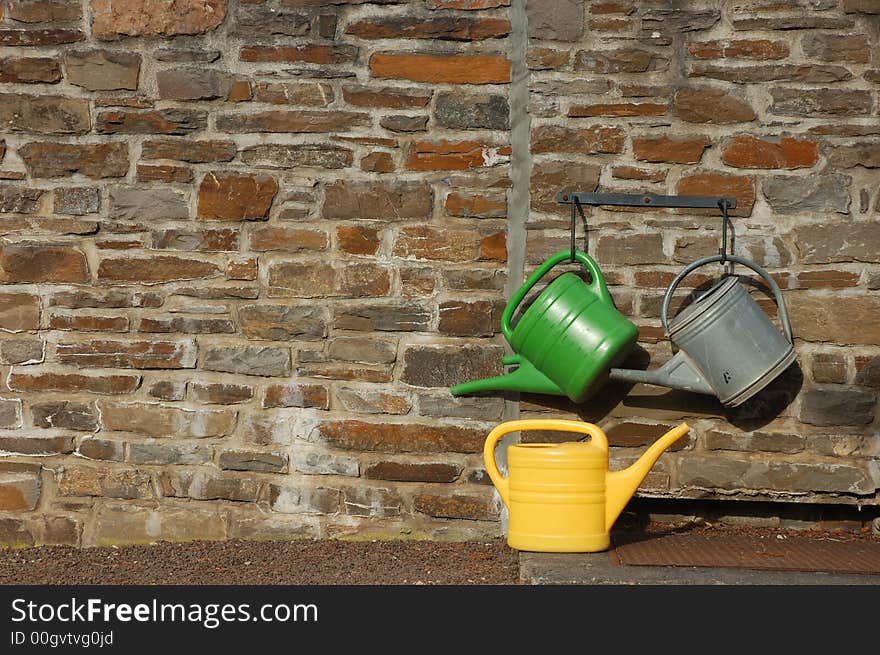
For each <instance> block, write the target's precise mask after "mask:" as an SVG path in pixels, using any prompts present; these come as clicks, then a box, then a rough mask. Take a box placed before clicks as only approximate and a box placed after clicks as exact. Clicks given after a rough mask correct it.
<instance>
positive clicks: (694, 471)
mask: <svg viewBox="0 0 880 655" xmlns="http://www.w3.org/2000/svg"><path fill="white" fill-rule="evenodd" d="M679 482H680V484H682V485H684V486H685V487H691V486H693V487H699V488H704V489H705V488H709V489H711V488H718V489H729V490H735V489H769V490H776V491H787V492H808V491H813V492H842V493H861V494H866V493H873V490H871V491H868V489H869V487H873V483H872V482H871V481H870V479H869V476H868V475H867V473H866V472H865V471H864V470H862V469H860V468H857V467H855V466H848V465H844V464H840V463H837V462H835V463H834V464H808V463H799V462H766V461H750V460H742V459H733V458H731V457H727V456H724V457H691V458H687V459H685V460H683V461H682V462H681V464H680V465H679Z"/></svg>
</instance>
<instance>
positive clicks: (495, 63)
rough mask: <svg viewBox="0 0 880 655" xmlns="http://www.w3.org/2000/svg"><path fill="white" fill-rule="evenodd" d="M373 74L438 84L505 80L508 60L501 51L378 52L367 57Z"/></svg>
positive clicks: (504, 81)
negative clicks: (483, 52)
mask: <svg viewBox="0 0 880 655" xmlns="http://www.w3.org/2000/svg"><path fill="white" fill-rule="evenodd" d="M370 72H371V73H372V75H373V76H374V77H377V78H387V79H403V80H411V81H413V82H432V83H438V84H506V83H508V82H510V61H509V60H508V59H507V58H505V57H503V56H501V55H453V54H450V55H437V54H429V53H396V52H377V53H374V54H373V55H372V56H371V57H370Z"/></svg>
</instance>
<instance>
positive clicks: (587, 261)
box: [501, 250, 612, 342]
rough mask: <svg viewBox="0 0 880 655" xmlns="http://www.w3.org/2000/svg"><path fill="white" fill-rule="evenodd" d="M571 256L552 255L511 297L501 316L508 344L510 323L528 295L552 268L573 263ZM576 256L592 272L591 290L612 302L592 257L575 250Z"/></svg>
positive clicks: (511, 329)
mask: <svg viewBox="0 0 880 655" xmlns="http://www.w3.org/2000/svg"><path fill="white" fill-rule="evenodd" d="M571 254H572V253H571V251H570V250H560V251H559V252H557V253H556V254H554V255H552V256H551V257H550V258H549V259H548V260H547V261H545V262H544V263H543V264H541V265H540V266H539V267H538V268H537V269H536V270H535V272H534V273H532V274H531V275H530V276H529V279H527V280H526V281H525V283H524V284H523V285H522V286H521V287H520V288H519V289H518V290H517V291H516V293H514V294H513V296H511V298H510V300H509V301H508V303H507V306H506V307H505V308H504V312H503V313H502V314H501V332H502V334H504V338H505V339H507V341H508V342H509V341H510V340H511V335H512V334H513V328H512V327H511V325H510V322H511V320H513V315H514V313H515V312H516V308H517V307H519V304H520V303H521V302H522V301H523V298H525V297H526V294H527V293H528V292H529V291H531V289H532V287H533V286H535V284H537V283H538V280H540V279H541V278H542V277H544V276H545V275H546V274H547V273H548V272H549V271H550V269H551V268H553V267H554V266H556V265H557V264H559V263H560V262H564V261H571ZM574 256H575V259H577V260H578V261H579V262H580V263H581V264H583V265H584V266H585V267H586V269H587V270H588V271H589V272H590V284H589V287H590V289H591V290H592V291H593V292H594V293H596V294H597V295H598V296H599V297H600V298H601V299H602V301H603V302H607V303H610V302H612V300H611V294H609V293H608V287H607V286H606V285H605V277H604V276H603V275H602V271H601V270H599V266H598V264H596V262H595V261H594V260H593V258H592V257H590V256H589V255H588V254H587V253H585V252H583V251H581V250H575V251H574Z"/></svg>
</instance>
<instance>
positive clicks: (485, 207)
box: [443, 192, 507, 218]
mask: <svg viewBox="0 0 880 655" xmlns="http://www.w3.org/2000/svg"><path fill="white" fill-rule="evenodd" d="M443 207H444V209H446V211H447V212H448V213H449V214H450V215H451V216H461V217H463V218H505V217H506V216H507V198H506V197H505V196H503V195H489V194H466V193H459V192H452V193H450V194H448V195H447V196H446V200H445V201H444V203H443Z"/></svg>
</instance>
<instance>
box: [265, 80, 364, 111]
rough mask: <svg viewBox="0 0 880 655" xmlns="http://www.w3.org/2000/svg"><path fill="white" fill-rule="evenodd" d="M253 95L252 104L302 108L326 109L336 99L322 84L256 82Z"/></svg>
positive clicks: (327, 86) (324, 84) (330, 89)
mask: <svg viewBox="0 0 880 655" xmlns="http://www.w3.org/2000/svg"><path fill="white" fill-rule="evenodd" d="M253 95H254V102H265V103H268V104H272V105H298V106H302V107H326V106H328V105H329V104H331V103H332V102H333V101H334V100H335V99H336V95H335V93H334V91H333V87H332V86H330V85H329V84H326V83H324V82H256V83H255V84H254V91H253ZM350 104H351V103H350Z"/></svg>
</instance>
